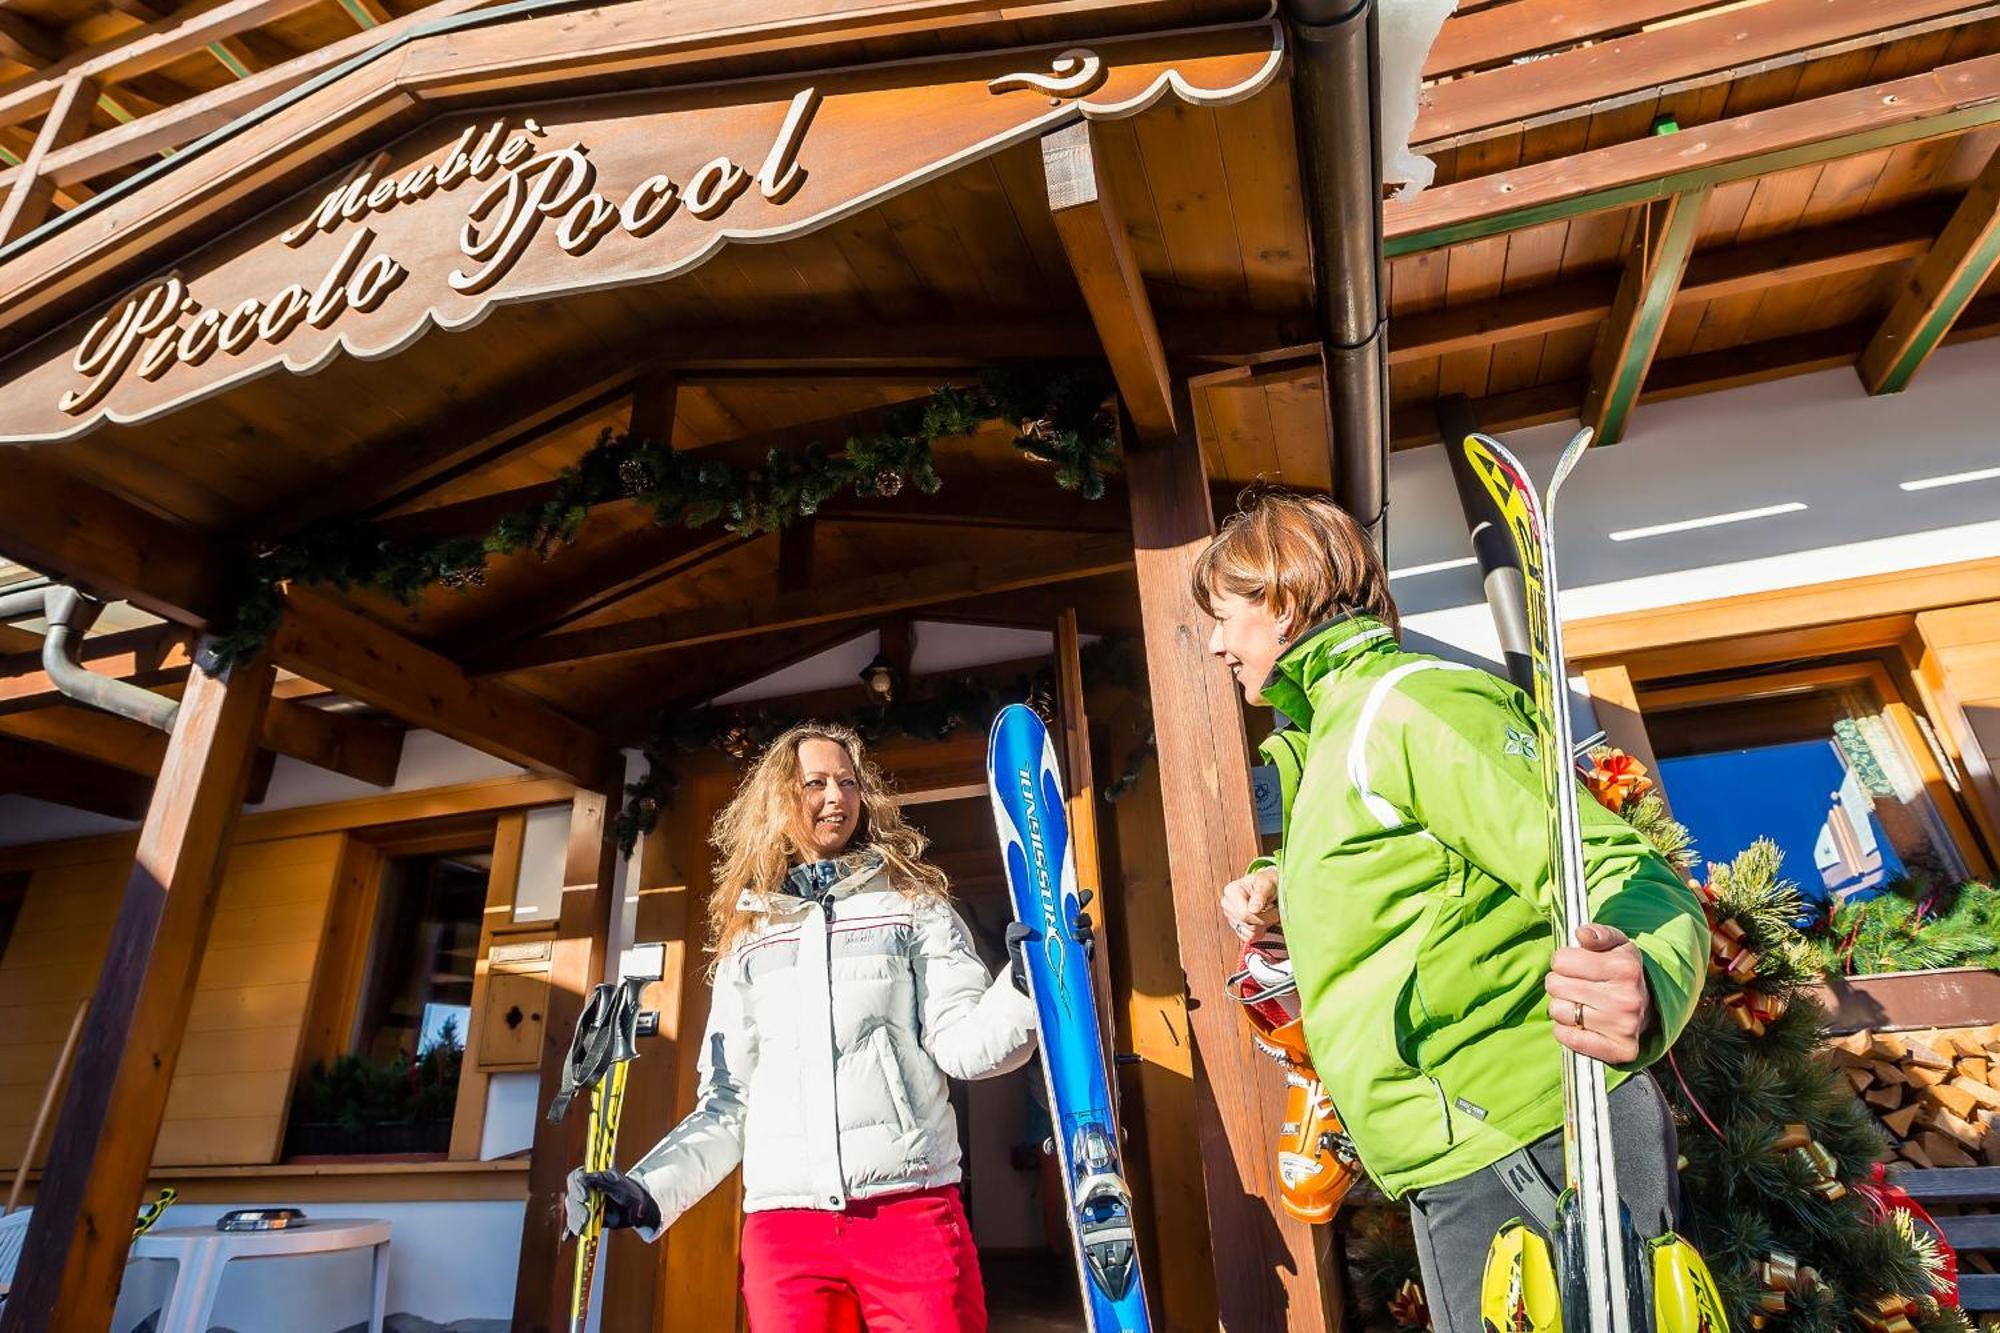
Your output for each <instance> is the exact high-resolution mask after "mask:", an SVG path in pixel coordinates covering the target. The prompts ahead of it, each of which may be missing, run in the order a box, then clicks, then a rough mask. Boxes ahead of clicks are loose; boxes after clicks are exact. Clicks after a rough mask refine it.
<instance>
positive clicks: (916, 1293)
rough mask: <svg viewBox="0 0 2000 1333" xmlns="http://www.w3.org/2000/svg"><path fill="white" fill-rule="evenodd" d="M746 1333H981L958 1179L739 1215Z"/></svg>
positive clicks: (979, 1288)
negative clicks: (842, 1205)
mask: <svg viewBox="0 0 2000 1333" xmlns="http://www.w3.org/2000/svg"><path fill="white" fill-rule="evenodd" d="M743 1306H744V1309H745V1311H746V1312H747V1313H748V1314H749V1317H750V1333H861V1330H862V1329H863V1327H864V1326H865V1327H866V1329H867V1333H986V1289H985V1285H984V1284H983V1283H982V1282H981V1281H980V1277H979V1254H978V1252H977V1251H976V1250H975V1249H974V1248H973V1245H972V1228H971V1226H970V1225H968V1224H967V1222H966V1220H965V1205H964V1204H963V1203H961V1202H960V1201H959V1196H958V1187H957V1186H956V1185H942V1186H939V1187H937V1188H936V1189H927V1190H916V1191H913V1192H911V1193H909V1194H896V1195H889V1196H886V1197H883V1198H878V1199H858V1200H856V1201H854V1202H853V1203H850V1204H848V1206H847V1207H846V1209H845V1210H843V1211H841V1212H838V1213H828V1212H820V1211H818V1210H816V1209H810V1208H779V1209H773V1210H771V1211H769V1212H762V1213H751V1214H749V1215H748V1216H747V1217H745V1218H744V1219H743Z"/></svg>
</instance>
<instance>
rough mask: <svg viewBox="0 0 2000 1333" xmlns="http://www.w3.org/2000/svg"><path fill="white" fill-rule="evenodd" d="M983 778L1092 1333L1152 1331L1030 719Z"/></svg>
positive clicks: (1058, 815) (1051, 785)
mask: <svg viewBox="0 0 2000 1333" xmlns="http://www.w3.org/2000/svg"><path fill="white" fill-rule="evenodd" d="M986 781H987V785H988V787H989V788H990V789H991V790H992V793H993V821H994V823H995V825H996V826H997V827H998V828H999V831H1000V846H1001V848H1002V850H1003V852H1004V853H1005V855H1006V858H1007V886H1008V889H1009V890H1010V891H1011V892H1012V894H1013V898H1014V915H1015V917H1016V918H1017V919H1018V920H1020V921H1021V922H1022V923H1024V924H1025V925H1027V926H1028V928H1029V930H1030V931H1031V934H1030V935H1029V936H1028V939H1027V949H1026V954H1027V959H1028V989H1029V990H1030V991H1031V992H1032V993H1033V995H1034V997H1035V1011H1036V1016H1037V1019H1038V1021H1039V1023H1040V1028H1041V1050H1042V1072H1043V1074H1044V1075H1046V1076H1047V1079H1048V1088H1049V1119H1050V1120H1051V1121H1052V1122H1053V1124H1054V1126H1055V1129H1054V1133H1053V1135H1052V1137H1053V1138H1054V1140H1055V1149H1056V1160H1057V1162H1058V1163H1059V1164H1060V1166H1061V1168H1062V1172H1061V1174H1062V1180H1063V1190H1064V1192H1065V1194H1066V1195H1067V1196H1068V1204H1069V1208H1068V1213H1069V1227H1070V1238H1071V1239H1072V1240H1073V1241H1074V1242H1075V1245H1076V1269H1077V1280H1078V1282H1079V1283H1081V1284H1082V1287H1083V1305H1084V1313H1085V1316H1086V1318H1087V1320H1088V1322H1089V1327H1090V1333H1151V1329H1152V1322H1151V1320H1150V1318H1149V1317H1148V1316H1147V1313H1146V1290H1145V1284H1144V1283H1142V1282H1141V1281H1140V1280H1139V1252H1138V1249H1137V1247H1136V1246H1135V1244H1134V1237H1133V1231H1132V1193H1131V1191H1130V1190H1129V1189H1128V1188H1127V1187H1126V1184H1125V1169H1124V1166H1123V1165H1122V1164H1121V1162H1120V1160H1119V1156H1118V1120H1117V1117H1116V1116H1114V1115H1113V1114H1112V1111H1111V1089H1110V1087H1109V1086H1108V1085H1107V1084H1106V1082H1105V1078H1104V1039H1103V1035H1102V1033H1101V1032H1100V1031H1099V1029H1098V1025H1097V1002H1096V998H1095V996H1094V994H1093V991H1092V986H1091V978H1090V960H1089V958H1087V957H1086V956H1085V955H1084V952H1083V949H1082V947H1081V946H1080V945H1078V944H1077V942H1076V939H1075V937H1074V934H1073V932H1072V930H1071V928H1070V927H1071V923H1072V922H1074V921H1075V920H1076V914H1077V910H1078V906H1077V892H1076V860H1075V856H1074V854H1073V852H1072V850H1071V848H1070V841H1069V813H1068V810H1067V809H1066V807H1065V806H1064V803H1063V784H1062V774H1061V771H1060V770H1059V769H1058V768H1057V767H1056V752H1055V747H1054V746H1053V745H1051V744H1050V743H1049V733H1048V729H1047V728H1046V727H1044V726H1043V725H1042V719H1041V718H1039V717H1037V716H1036V715H1035V713H1034V710H1032V709H1030V708H1027V707H1024V706H1023V705H1021V704H1009V705H1008V706H1007V707H1005V708H1003V709H1001V710H1000V716H998V717H996V718H994V719H993V730H992V733H991V734H990V736H989V737H988V739H987V750H986Z"/></svg>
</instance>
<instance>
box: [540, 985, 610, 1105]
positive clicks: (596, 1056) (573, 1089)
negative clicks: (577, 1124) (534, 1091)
mask: <svg viewBox="0 0 2000 1333" xmlns="http://www.w3.org/2000/svg"><path fill="white" fill-rule="evenodd" d="M613 991H614V988H613V987H611V986H609V985H600V986H596V987H594V988H592V990H591V992H590V998H589V999H588V1000H586V1001H584V1005H583V1012H582V1013H580V1014H578V1015H577V1016H576V1035H575V1036H573V1037H571V1038H570V1043H569V1056H568V1057H567V1058H566V1059H565V1060H564V1061H563V1080H562V1086H561V1087H560V1088H558V1089H556V1095H555V1096H554V1097H552V1098H550V1099H549V1114H548V1118H549V1120H550V1121H552V1122H553V1121H557V1120H561V1119H562V1118H563V1117H564V1116H565V1115H568V1114H569V1106H570V1103H571V1102H573V1101H575V1100H576V1095H577V1094H578V1093H580V1092H585V1091H588V1090H589V1089H590V1088H593V1087H595V1086H597V1082H598V1080H599V1079H601V1078H603V1077H604V1072H605V1071H606V1070H607V1069H609V1068H610V1067H611V1046H612V1038H613V1034H614V1025H613V1023H612V1018H613V1009H614V1007H615V1004H614V1001H615V996H614V993H613Z"/></svg>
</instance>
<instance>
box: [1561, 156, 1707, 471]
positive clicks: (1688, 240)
mask: <svg viewBox="0 0 2000 1333" xmlns="http://www.w3.org/2000/svg"><path fill="white" fill-rule="evenodd" d="M1707 199H1708V187H1706V186H1701V187H1698V188H1696V189H1693V190H1690V191H1688V192H1687V193H1686V194H1677V195H1675V196H1674V197H1673V198H1671V199H1665V200H1662V201H1661V202H1659V203H1657V204H1654V205H1651V206H1650V207H1648V208H1647V209H1645V210H1644V211H1643V212H1641V213H1640V215H1639V218H1640V222H1639V234H1638V236H1637V237H1636V238H1634V240H1633V242H1632V252H1631V254H1630V255H1629V256H1627V258H1626V261H1625V275H1624V277H1622V278H1621V279H1619V282H1618V295H1617V297H1616V298H1614V299H1613V301H1612V303H1611V314H1610V316H1609V317H1608V318H1607V319H1606V320H1605V323H1604V332H1603V334H1602V335H1601V336H1600V337H1599V338H1598V341H1597V351H1596V353H1595V355H1593V356H1592V358H1591V362H1590V392H1589V395H1588V396H1587V397H1586V398H1585V399H1584V402H1583V424H1584V425H1586V426H1589V427H1590V428H1592V429H1593V430H1595V431H1596V432H1597V440H1596V443H1598V444H1616V443H1618V441H1620V440H1622V439H1624V438H1625V426H1626V424H1627V422H1629V421H1630V420H1631V417H1632V408H1633V406H1634V405H1635V404H1637V403H1638V401H1639V390H1640V388H1641V387H1642V386H1643V385H1644V384H1645V382H1646V372H1647V371H1648V370H1650V369H1652V366H1653V354H1654V353H1655V352H1657V351H1658V350H1659V347H1660V334H1661V333H1662V332H1664V331H1665V329H1666V327H1667V312H1668V311H1669V310H1670V309H1672V307H1673V304H1674V293H1675V292H1677V291H1679V290H1680V285H1681V277H1682V275H1683V274H1685V273H1686V272H1687V264H1688V257H1689V256H1690V255H1692V254H1693V253H1694V239H1695V226H1696V223H1697V222H1698V221H1699V220H1700V217H1701V206H1702V204H1703V203H1704V202H1705V201H1706V200H1707Z"/></svg>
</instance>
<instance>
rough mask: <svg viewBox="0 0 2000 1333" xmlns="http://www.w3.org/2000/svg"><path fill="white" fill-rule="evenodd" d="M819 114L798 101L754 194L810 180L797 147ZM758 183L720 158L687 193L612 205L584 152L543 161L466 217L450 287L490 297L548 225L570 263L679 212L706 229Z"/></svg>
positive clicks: (670, 185)
mask: <svg viewBox="0 0 2000 1333" xmlns="http://www.w3.org/2000/svg"><path fill="white" fill-rule="evenodd" d="M818 104H819V94H818V92H816V91H815V90H814V89H811V88H807V89H805V90H804V91H802V92H801V93H799V95H798V96H796V97H794V98H793V99H792V103H791V106H790V107H789V108H788V109H787V111H786V113H785V120H784V123H783V124H782V125H781V126H780V127H779V129H778V135H777V138H776V139H774V140H773V141H772V143H771V150H770V152H768V153H766V154H765V155H764V163H763V165H762V166H761V167H759V168H758V169H757V175H756V177H755V178H754V179H755V181H756V184H757V188H758V190H759V191H760V192H761V193H762V194H763V196H764V197H765V198H766V199H769V200H771V202H773V203H782V202H784V200H786V199H788V198H790V197H791V196H792V194H793V193H794V192H796V191H797V189H798V187H799V185H800V184H801V183H802V182H803V181H804V179H805V174H806V173H805V168H804V167H802V166H800V165H799V162H798V155H799V145H800V143H801V141H802V140H803V138H804V136H805V132H806V127H807V126H808V125H810V124H811V123H812V114H813V110H814V108H815V107H817V106H818ZM752 179H753V178H752V177H751V175H750V173H749V172H747V171H745V170H744V169H743V168H742V167H740V166H738V165H737V164H736V163H735V162H734V161H732V160H731V159H730V158H728V157H726V156H725V157H717V158H713V159H711V160H709V161H707V162H704V163H703V164H702V165H701V166H699V167H697V168H695V170H694V172H693V174H692V175H690V176H689V177H688V178H687V183H686V184H685V185H682V184H681V183H680V182H678V181H675V180H674V179H673V178H672V177H670V176H667V175H664V174H656V175H652V176H648V177H646V178H645V179H644V180H642V181H640V182H639V183H638V184H637V185H635V186H633V187H632V189H631V190H630V191H628V192H627V193H626V195H625V198H624V199H623V200H621V201H618V202H613V201H612V200H610V199H608V198H606V197H605V196H604V195H602V194H600V193H599V192H598V191H597V190H596V189H595V188H594V187H595V185H596V183H597V168H596V166H594V165H593V164H592V163H591V161H590V156H589V151H588V150H587V149H586V148H585V147H584V146H583V145H582V144H572V145H570V146H569V147H567V148H557V149H553V150H550V151H548V152H543V153H537V154H536V155H535V156H533V157H531V158H529V159H528V160H527V161H526V162H523V163H521V164H520V165H519V166H517V167H514V168H513V169H511V170H509V171H508V172H507V173H506V174H505V175H503V176H501V177H500V178H499V179H498V180H495V181H494V182H493V183H492V184H491V185H489V186H487V187H486V192H485V193H484V194H482V195H480V196H479V198H477V199H476V200H474V201H473V203H472V207H470V208H468V209H467V210H466V213H465V227H464V229H463V230H462V231H461V232H460V233H459V241H458V248H459V249H460V250H462V251H463V252H464V253H465V257H466V258H467V259H469V260H471V261H473V262H472V263H471V264H469V265H467V266H466V267H464V268H457V269H453V270H452V272H451V274H450V276H449V278H448V279H447V281H449V282H450V283H451V287H452V290H453V291H455V292H459V293H461V294H462V295H466V296H476V295H478V294H479V293H480V292H483V291H486V290H487V289H488V288H490V287H492V286H493V285H494V284H495V283H498V282H499V281H500V280H501V279H502V278H504V277H506V276H507V274H508V272H509V271H511V270H512V269H513V267H514V265H515V264H516V263H518V262H519V261H520V258H521V256H522V255H523V254H525V253H526V252H527V249H528V246H529V245H530V244H531V243H533V241H534V239H535V237H536V236H537V235H539V234H540V232H541V229H542V226H543V224H544V223H546V222H548V221H549V220H550V219H559V221H557V223H556V231H555V240H556V245H557V246H558V247H559V248H560V249H561V250H562V251H563V253H565V254H571V255H582V254H588V253H589V252H590V251H591V250H592V249H593V248H594V247H595V246H596V245H597V243H598V242H599V241H601V240H603V239H604V238H605V237H606V236H608V235H610V234H611V233H612V232H614V231H620V230H622V231H625V232H627V233H629V234H631V235H632V236H635V237H645V236H648V235H651V234H652V233H653V232H655V231H657V230H658V229H659V228H660V226H661V225H662V224H664V223H665V222H666V220H667V219H668V218H669V217H671V216H673V213H674V210H675V209H676V208H680V207H685V208H686V209H687V211H688V213H689V214H690V215H691V216H693V217H697V218H700V219H702V220H703V221H704V222H706V221H710V220H712V219H715V218H718V217H721V216H722V214H723V213H725V212H727V211H728V209H729V206H730V204H732V203H734V202H735V201H736V200H737V198H738V197H739V196H740V195H742V193H743V192H744V191H745V190H747V189H748V188H749V187H750V184H751V181H752Z"/></svg>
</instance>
